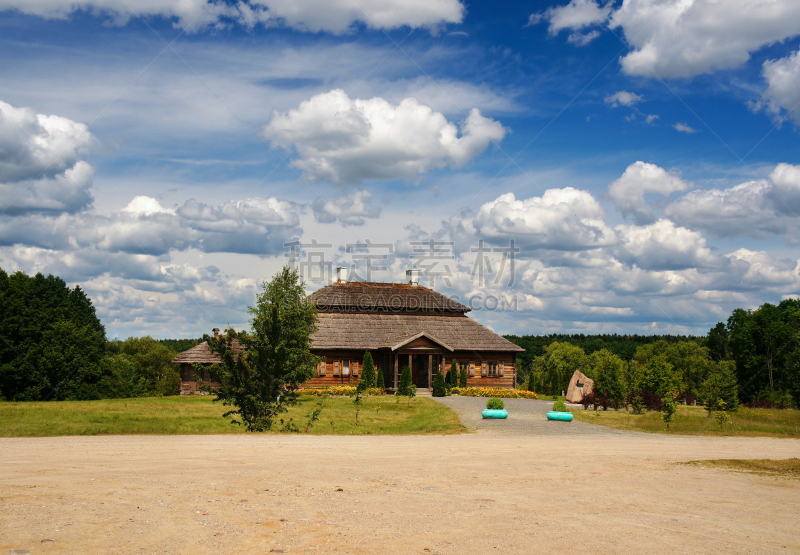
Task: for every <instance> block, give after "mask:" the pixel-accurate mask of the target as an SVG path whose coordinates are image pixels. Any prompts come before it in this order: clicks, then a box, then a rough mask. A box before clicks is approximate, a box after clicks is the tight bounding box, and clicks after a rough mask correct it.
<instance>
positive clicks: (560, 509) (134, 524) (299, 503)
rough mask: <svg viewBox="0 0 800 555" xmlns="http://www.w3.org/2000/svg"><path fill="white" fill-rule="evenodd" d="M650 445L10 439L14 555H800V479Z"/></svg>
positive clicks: (727, 449)
mask: <svg viewBox="0 0 800 555" xmlns="http://www.w3.org/2000/svg"><path fill="white" fill-rule="evenodd" d="M789 457H800V442H799V441H796V440H776V439H746V438H699V437H666V436H650V435H641V434H602V433H598V434H596V435H580V436H574V435H573V436H558V435H546V436H524V435H508V436H503V435H498V434H493V433H491V432H486V431H479V432H478V433H473V434H465V435H460V436H441V437H439V436H425V437H390V436H382V437H336V436H328V437H319V436H317V437H310V436H302V435H298V436H274V435H273V436H245V435H241V436H172V437H137V436H126V437H88V438H83V437H61V438H38V439H2V440H0V553H6V552H12V553H27V552H30V553H187V554H188V553H213V554H221V553H269V552H273V553H280V552H283V553H403V554H405V553H421V554H432V553H442V554H472V553H475V554H481V555H485V554H487V553H504V554H505V553H519V554H523V553H524V554H528V553H544V552H550V553H558V552H564V551H574V552H586V551H588V552H595V553H800V533H799V532H798V524H799V523H800V481H798V480H790V479H781V478H771V477H760V476H754V475H747V474H740V473H735V472H730V471H722V470H712V469H704V468H700V467H695V466H686V465H681V464H676V462H678V461H687V460H694V459H703V458H789Z"/></svg>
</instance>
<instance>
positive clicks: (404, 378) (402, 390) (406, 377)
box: [397, 366, 413, 395]
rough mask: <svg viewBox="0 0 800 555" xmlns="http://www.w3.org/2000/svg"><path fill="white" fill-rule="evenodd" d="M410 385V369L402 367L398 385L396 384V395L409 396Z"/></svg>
mask: <svg viewBox="0 0 800 555" xmlns="http://www.w3.org/2000/svg"><path fill="white" fill-rule="evenodd" d="M412 385H413V383H412V380H411V368H410V367H409V366H403V373H402V374H400V383H398V384H397V395H409V394H410V393H409V392H410V391H411V386H412Z"/></svg>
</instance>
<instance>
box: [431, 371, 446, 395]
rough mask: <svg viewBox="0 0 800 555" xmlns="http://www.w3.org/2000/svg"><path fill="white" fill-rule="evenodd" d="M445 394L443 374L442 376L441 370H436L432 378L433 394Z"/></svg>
mask: <svg viewBox="0 0 800 555" xmlns="http://www.w3.org/2000/svg"><path fill="white" fill-rule="evenodd" d="M446 395H447V386H446V385H445V382H444V376H442V373H441V372H436V376H435V377H434V378H433V396H434V397H445V396H446Z"/></svg>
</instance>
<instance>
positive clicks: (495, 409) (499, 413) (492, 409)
mask: <svg viewBox="0 0 800 555" xmlns="http://www.w3.org/2000/svg"><path fill="white" fill-rule="evenodd" d="M481 414H482V415H483V417H484V418H508V411H507V410H506V404H505V403H504V402H503V400H502V399H495V398H492V399H489V400H488V401H486V408H485V409H483V412H482V413H481Z"/></svg>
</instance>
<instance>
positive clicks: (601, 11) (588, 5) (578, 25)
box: [528, 0, 612, 46]
mask: <svg viewBox="0 0 800 555" xmlns="http://www.w3.org/2000/svg"><path fill="white" fill-rule="evenodd" d="M611 7H612V6H611V4H610V3H608V4H606V5H605V6H601V5H600V4H598V3H597V2H596V1H595V0H571V2H570V3H569V4H567V5H566V6H555V7H552V8H548V9H547V10H546V11H545V12H544V13H535V14H532V15H531V16H530V19H529V20H528V24H529V25H535V24H537V23H539V22H540V21H547V22H548V24H549V25H548V27H547V31H548V33H549V34H550V35H552V36H555V35H557V34H558V33H559V32H561V31H563V30H564V29H569V30H572V31H573V32H572V33H571V34H570V36H569V39H568V40H569V41H570V42H571V43H574V44H577V45H578V46H584V45H586V44H588V43H589V42H591V41H592V40H594V39H595V38H597V37H598V36H599V35H600V33H599V32H597V31H591V32H589V33H586V34H584V33H582V32H581V31H582V30H583V29H585V28H586V27H591V26H593V25H598V24H601V23H604V22H605V21H606V20H607V19H608V16H609V14H610V13H611Z"/></svg>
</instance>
